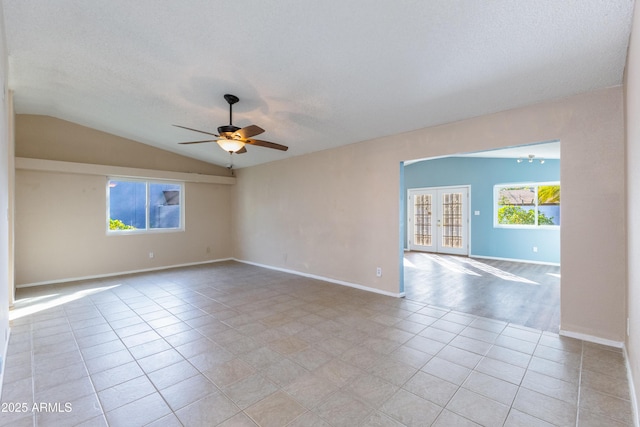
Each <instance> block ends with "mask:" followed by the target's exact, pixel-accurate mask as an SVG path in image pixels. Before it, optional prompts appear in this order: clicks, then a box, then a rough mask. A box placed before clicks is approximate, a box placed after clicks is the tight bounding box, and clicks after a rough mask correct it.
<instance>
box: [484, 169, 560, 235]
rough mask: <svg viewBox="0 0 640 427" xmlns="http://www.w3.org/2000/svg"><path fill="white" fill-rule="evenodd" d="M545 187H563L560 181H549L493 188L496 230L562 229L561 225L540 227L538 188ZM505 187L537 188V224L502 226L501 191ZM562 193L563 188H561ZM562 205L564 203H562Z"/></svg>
mask: <svg viewBox="0 0 640 427" xmlns="http://www.w3.org/2000/svg"><path fill="white" fill-rule="evenodd" d="M545 185H561V184H560V181H548V182H538V181H532V182H514V183H507V184H495V185H494V186H493V227H494V228H518V229H536V230H540V229H548V230H557V229H559V228H560V225H561V224H558V225H555V224H554V225H538V187H544V186H545ZM504 187H535V190H536V195H535V198H534V200H535V205H534V210H535V213H536V217H535V218H536V219H535V224H500V223H499V222H498V210H499V209H500V207H501V205H499V204H498V202H499V200H500V189H501V188H504ZM560 191H562V186H560ZM560 205H562V202H560Z"/></svg>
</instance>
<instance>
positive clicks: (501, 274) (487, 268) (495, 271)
mask: <svg viewBox="0 0 640 427" xmlns="http://www.w3.org/2000/svg"><path fill="white" fill-rule="evenodd" d="M460 261H461V262H464V263H466V264H469V265H471V266H472V267H474V268H477V269H478V270H482V271H484V272H485V273H489V274H491V275H493V276H495V277H497V278H498V279H502V280H508V281H510V282H519V283H526V284H529V285H539V283H537V282H534V281H533V280H529V279H527V278H524V277H520V276H518V275H515V274H513V273H509V272H508V271H504V270H500V269H499V268H496V267H493V266H491V265H488V264H485V263H483V262H480V261H478V260H475V259H471V258H460Z"/></svg>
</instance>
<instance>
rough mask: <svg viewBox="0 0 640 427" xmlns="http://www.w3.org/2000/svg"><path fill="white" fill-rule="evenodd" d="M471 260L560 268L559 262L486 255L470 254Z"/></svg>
mask: <svg viewBox="0 0 640 427" xmlns="http://www.w3.org/2000/svg"><path fill="white" fill-rule="evenodd" d="M469 258H481V259H493V260H496V261H509V262H522V263H524V264H539V265H552V266H554V267H560V263H559V262H545V261H533V260H530V259H518V258H500V257H494V256H484V255H474V254H469Z"/></svg>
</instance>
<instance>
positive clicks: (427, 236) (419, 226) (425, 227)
mask: <svg viewBox="0 0 640 427" xmlns="http://www.w3.org/2000/svg"><path fill="white" fill-rule="evenodd" d="M413 209H414V217H415V226H414V234H413V240H414V242H415V244H416V245H420V246H431V237H432V235H431V195H430V194H418V195H416V196H415V198H414V204H413Z"/></svg>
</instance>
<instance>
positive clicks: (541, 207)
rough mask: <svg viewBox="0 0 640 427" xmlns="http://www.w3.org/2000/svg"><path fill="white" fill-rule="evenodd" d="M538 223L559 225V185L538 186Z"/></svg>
mask: <svg viewBox="0 0 640 427" xmlns="http://www.w3.org/2000/svg"><path fill="white" fill-rule="evenodd" d="M538 225H560V186H559V185H541V186H539V187H538Z"/></svg>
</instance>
